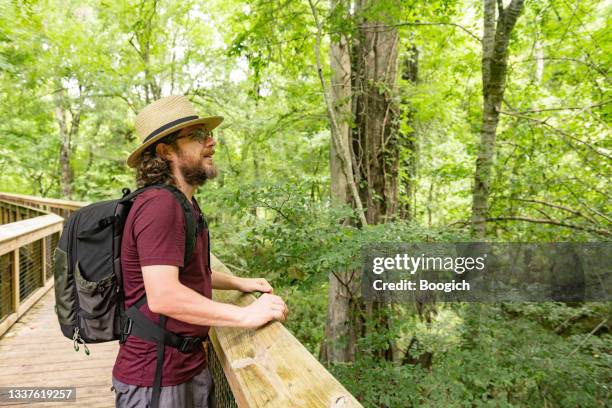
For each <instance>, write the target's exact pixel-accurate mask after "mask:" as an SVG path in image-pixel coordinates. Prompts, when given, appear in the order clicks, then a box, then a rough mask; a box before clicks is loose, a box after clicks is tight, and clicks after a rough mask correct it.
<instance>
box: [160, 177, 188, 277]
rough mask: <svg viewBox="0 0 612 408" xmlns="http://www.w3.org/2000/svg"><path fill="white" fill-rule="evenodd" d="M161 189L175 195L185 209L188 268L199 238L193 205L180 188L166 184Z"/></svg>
mask: <svg viewBox="0 0 612 408" xmlns="http://www.w3.org/2000/svg"><path fill="white" fill-rule="evenodd" d="M161 187H162V188H164V189H166V190H168V191H170V192H171V193H172V194H173V195H174V197H175V198H176V199H177V200H178V202H179V203H180V204H181V207H182V208H183V212H184V213H185V259H184V265H185V266H187V262H188V261H189V259H190V258H191V254H192V253H193V248H194V247H195V243H196V238H197V237H196V232H197V231H196V229H197V222H196V218H195V214H194V213H193V208H192V207H191V204H190V203H189V201H187V197H185V194H183V192H182V191H181V190H179V189H178V188H176V187H174V186H172V185H166V184H164V185H162V186H161Z"/></svg>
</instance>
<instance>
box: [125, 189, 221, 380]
mask: <svg viewBox="0 0 612 408" xmlns="http://www.w3.org/2000/svg"><path fill="white" fill-rule="evenodd" d="M192 206H193V207H194V212H195V214H196V216H198V217H199V215H200V213H199V211H198V209H197V205H194V204H193V203H192ZM184 248H185V215H184V212H183V209H182V208H181V205H180V204H179V202H178V201H177V199H176V198H175V197H174V196H173V195H172V193H171V192H169V191H167V190H165V189H151V190H147V191H145V192H143V193H142V194H140V195H139V196H138V197H137V198H136V200H135V201H134V204H133V206H132V209H131V210H130V213H129V214H128V217H127V219H126V222H125V229H124V231H123V238H122V243H121V268H122V271H123V288H124V292H125V307H126V309H127V308H129V307H130V306H132V305H133V304H134V303H136V301H138V299H140V297H141V296H142V295H143V294H144V293H145V288H144V282H143V279H142V269H141V268H142V267H143V266H150V265H175V266H178V267H183V260H184V258H183V257H184ZM209 265H210V261H209V259H208V231H206V230H203V231H200V232H199V233H198V236H197V239H196V243H195V247H194V250H193V254H192V255H191V258H190V259H189V262H188V263H187V265H186V266H185V268H184V269H183V270H181V271H180V273H179V281H180V282H181V283H182V284H183V285H185V286H187V287H189V288H191V289H193V290H195V291H196V292H198V293H201V294H202V295H204V296H206V297H207V298H211V297H212V285H211V276H210V274H211V270H210V266H209ZM140 311H141V312H143V313H144V314H145V315H146V316H147V317H148V318H149V319H151V320H152V321H153V322H155V323H159V315H158V314H156V313H153V312H151V311H150V310H149V307H148V305H147V304H146V303H145V304H144V305H143V306H142V307H141V308H140ZM166 328H167V329H168V330H170V331H172V332H174V333H177V334H181V335H183V336H200V337H203V336H206V334H207V333H208V329H209V327H208V326H198V325H194V324H189V323H185V322H182V321H179V320H176V319H172V318H170V317H168V320H167V323H166ZM156 361H157V345H156V344H155V343H153V342H149V341H146V340H142V339H140V338H138V337H136V336H129V337H128V339H127V341H126V342H125V343H124V344H122V345H121V346H120V347H119V354H118V355H117V359H116V361H115V366H114V368H113V376H114V377H115V378H116V379H118V380H119V381H121V382H124V383H126V384H132V385H138V386H146V387H151V386H153V378H154V376H155V365H156ZM205 366H206V361H205V359H204V354H203V353H202V351H196V352H194V353H188V354H185V353H181V352H180V351H178V350H177V349H175V348H174V347H168V346H167V347H166V349H165V353H164V371H163V373H162V386H164V387H165V386H169V385H177V384H181V383H184V382H186V381H189V380H190V379H192V378H193V377H194V376H195V375H196V374H198V373H199V372H200V371H202V369H203V368H204V367H205Z"/></svg>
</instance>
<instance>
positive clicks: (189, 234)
mask: <svg viewBox="0 0 612 408" xmlns="http://www.w3.org/2000/svg"><path fill="white" fill-rule="evenodd" d="M150 188H163V189H164V190H168V191H169V192H171V193H172V195H173V196H174V198H176V200H177V201H178V202H179V204H180V205H181V208H182V209H183V213H184V214H185V255H184V260H183V262H184V263H183V264H184V265H185V266H187V262H188V261H189V259H191V254H192V253H193V248H194V247H195V243H196V232H197V226H198V225H197V224H198V223H197V221H196V218H195V214H194V213H193V209H192V207H191V204H190V203H189V201H187V197H185V194H183V192H182V191H181V190H179V189H178V188H176V187H175V186H173V185H169V184H151V185H148V186H145V187H141V188H139V189H138V190H135V191H133V192H129V190H126V191H124V196H123V198H122V199H121V201H122V202H123V201H131V200H133V199H135V198H136V197H137V196H138V195H139V194H141V193H142V192H144V191H145V190H148V189H150Z"/></svg>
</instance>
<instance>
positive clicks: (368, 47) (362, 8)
mask: <svg viewBox="0 0 612 408" xmlns="http://www.w3.org/2000/svg"><path fill="white" fill-rule="evenodd" d="M370 5H371V2H370V0H362V1H358V2H357V3H356V4H355V10H356V11H355V13H356V14H357V15H359V13H360V12H361V13H363V14H362V16H361V21H359V28H358V30H357V36H356V38H355V40H354V42H353V56H354V60H353V70H354V81H355V82H354V84H353V89H354V90H355V95H354V109H355V110H354V117H355V125H356V126H355V129H354V131H353V141H352V142H353V151H354V154H355V158H356V162H357V163H359V168H358V169H356V171H357V172H358V173H359V177H358V178H359V179H360V180H363V182H362V183H360V186H359V187H360V195H361V198H362V201H363V202H364V203H365V206H366V208H367V212H366V219H367V221H368V224H379V223H382V222H385V221H387V220H388V219H390V217H392V216H393V215H395V214H396V212H397V210H398V174H399V143H398V125H399V109H398V106H397V99H396V96H397V89H396V75H397V55H398V47H399V37H398V33H397V30H396V29H395V28H393V27H390V26H389V25H388V24H385V20H389V16H386V15H377V16H372V15H369V13H368V7H369V6H370ZM397 6H398V4H396V2H394V1H390V2H389V7H388V9H389V13H390V14H391V15H393V14H397V13H393V12H392V11H391V10H390V9H391V8H392V7H397Z"/></svg>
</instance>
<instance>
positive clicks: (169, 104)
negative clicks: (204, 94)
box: [127, 95, 223, 167]
mask: <svg viewBox="0 0 612 408" xmlns="http://www.w3.org/2000/svg"><path fill="white" fill-rule="evenodd" d="M221 122H223V117H222V116H209V117H205V118H200V117H199V116H198V115H197V113H196V112H195V109H194V108H193V105H192V104H191V102H189V100H188V99H187V98H186V97H185V96H182V95H181V96H168V97H166V98H161V99H158V100H156V101H155V102H152V103H151V104H149V105H147V106H146V107H145V108H144V109H143V110H142V111H140V113H139V114H138V115H137V116H136V120H135V123H134V124H135V126H136V134H137V135H138V138H139V139H140V141H141V142H142V144H141V145H140V146H139V147H138V148H137V149H136V150H134V151H133V152H132V154H130V157H128V159H127V164H128V166H130V167H135V166H136V164H137V162H138V158H139V157H140V154H141V153H142V152H143V151H144V150H145V149H146V148H147V147H149V146H151V145H152V144H153V143H155V142H157V141H158V140H159V139H161V138H162V137H164V136H167V135H169V134H170V133H173V132H176V131H177V130H179V129H182V128H184V127H188V126H193V125H200V124H201V125H203V127H204V128H206V130H208V131H211V130H213V129H214V128H216V127H217V126H219V124H221Z"/></svg>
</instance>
